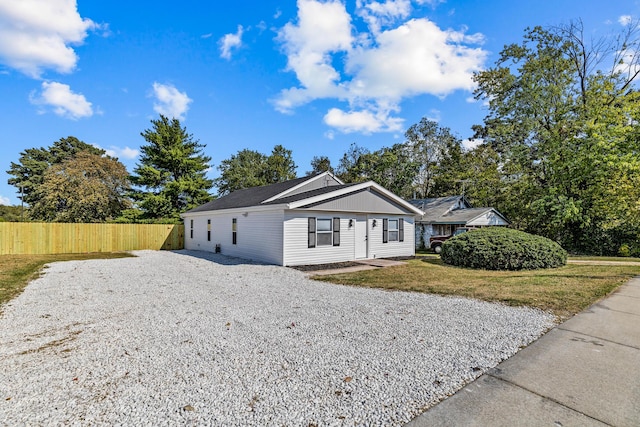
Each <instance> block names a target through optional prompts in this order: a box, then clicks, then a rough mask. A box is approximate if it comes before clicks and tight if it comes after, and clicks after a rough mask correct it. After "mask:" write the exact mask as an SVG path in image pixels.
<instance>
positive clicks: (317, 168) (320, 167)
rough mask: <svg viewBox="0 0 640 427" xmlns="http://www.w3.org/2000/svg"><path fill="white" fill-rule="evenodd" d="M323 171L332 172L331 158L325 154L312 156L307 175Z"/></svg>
mask: <svg viewBox="0 0 640 427" xmlns="http://www.w3.org/2000/svg"><path fill="white" fill-rule="evenodd" d="M323 172H331V173H334V172H335V171H334V169H333V166H331V160H329V158H328V157H327V156H313V159H311V170H310V171H308V172H307V176H311V175H317V174H320V173H323Z"/></svg>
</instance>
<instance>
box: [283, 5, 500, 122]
mask: <svg viewBox="0 0 640 427" xmlns="http://www.w3.org/2000/svg"><path fill="white" fill-rule="evenodd" d="M422 3H429V4H434V3H435V2H433V1H423V2H422ZM356 13H357V14H358V15H359V16H360V17H361V18H363V19H364V20H365V22H367V23H368V26H369V31H368V32H363V33H355V29H354V27H353V26H352V24H351V19H352V17H351V15H350V14H349V13H348V12H347V10H346V8H345V6H344V4H343V3H341V2H340V1H338V0H329V1H326V2H321V1H319V0H298V19H297V22H295V23H292V22H290V23H287V24H286V25H285V26H284V27H283V28H282V29H281V30H280V32H279V33H278V40H279V41H280V42H281V44H282V48H283V51H284V53H285V54H286V55H287V59H288V61H287V71H292V72H294V73H295V75H296V77H297V79H298V81H299V85H298V86H296V87H290V88H286V89H283V90H282V91H281V92H280V94H279V96H278V97H276V99H274V100H273V103H274V106H275V108H276V109H277V110H278V111H280V112H283V113H291V112H292V111H293V110H294V109H295V108H296V107H299V106H301V105H304V104H307V103H309V102H312V101H313V100H316V99H335V100H338V101H343V102H346V103H348V111H347V110H346V109H339V108H333V109H331V110H330V111H329V112H328V113H327V114H326V115H325V117H324V121H325V123H326V124H327V125H329V126H332V127H335V128H337V129H339V130H341V131H343V132H364V133H373V132H394V131H396V130H397V127H398V126H399V123H402V119H400V118H399V117H392V115H391V113H392V112H393V113H397V112H399V111H400V103H401V102H402V100H403V99H405V98H408V97H412V96H417V95H423V94H429V95H434V96H438V97H440V98H444V97H446V96H447V95H449V94H450V93H452V92H454V91H457V90H466V91H472V90H473V89H474V83H473V80H472V76H473V73H474V72H476V71H479V70H481V69H482V67H483V64H484V62H485V60H486V58H487V55H488V53H487V52H486V51H485V50H483V49H482V48H481V47H480V46H481V44H482V43H483V41H484V36H483V35H482V34H467V29H466V28H462V29H460V30H459V31H456V30H452V29H441V28H439V27H438V26H437V25H436V24H435V23H433V22H432V21H429V20H428V19H426V18H423V19H408V17H409V16H410V13H411V3H410V2H409V0H384V1H370V0H358V1H357V4H356ZM398 22H400V25H398ZM387 27H389V28H387Z"/></svg>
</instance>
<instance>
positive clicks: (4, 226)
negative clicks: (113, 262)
mask: <svg viewBox="0 0 640 427" xmlns="http://www.w3.org/2000/svg"><path fill="white" fill-rule="evenodd" d="M183 248H184V225H182V224H178V225H172V224H66V223H59V222H0V255H21V254H30V255H35V254H65V253H87V252H119V251H132V250H139V249H154V250H170V249H183Z"/></svg>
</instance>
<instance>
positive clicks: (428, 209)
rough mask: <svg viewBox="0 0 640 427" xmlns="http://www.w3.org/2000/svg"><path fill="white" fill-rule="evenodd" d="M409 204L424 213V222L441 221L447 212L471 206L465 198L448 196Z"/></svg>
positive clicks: (419, 200) (416, 200)
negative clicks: (462, 206)
mask: <svg viewBox="0 0 640 427" xmlns="http://www.w3.org/2000/svg"><path fill="white" fill-rule="evenodd" d="M409 203H411V204H412V205H414V206H416V207H417V208H418V209H421V210H422V211H424V215H423V216H422V218H420V220H421V221H423V222H434V221H437V220H439V219H440V218H441V217H442V216H443V215H445V214H446V213H447V212H449V211H451V210H453V209H455V207H456V206H459V205H461V204H462V205H464V206H466V207H467V208H470V207H471V204H470V203H469V202H468V201H467V199H466V198H465V197H464V196H459V195H458V196H447V197H434V198H429V199H413V200H409Z"/></svg>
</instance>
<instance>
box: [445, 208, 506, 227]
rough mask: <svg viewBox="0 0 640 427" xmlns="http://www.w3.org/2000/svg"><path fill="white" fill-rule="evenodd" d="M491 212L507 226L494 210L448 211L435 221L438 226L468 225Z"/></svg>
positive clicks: (468, 209) (469, 209)
mask: <svg viewBox="0 0 640 427" xmlns="http://www.w3.org/2000/svg"><path fill="white" fill-rule="evenodd" d="M489 212H493V213H494V214H496V215H498V216H499V217H500V218H502V219H503V220H504V221H505V222H506V223H507V224H508V223H509V221H507V219H506V218H505V217H504V216H503V215H502V214H501V213H500V212H498V211H497V210H495V209H494V208H466V209H456V210H454V211H450V212H448V213H447V214H445V215H443V216H442V218H441V219H440V220H438V221H437V223H438V224H447V223H448V224H469V223H470V222H472V221H473V220H474V219H476V218H479V217H481V216H482V215H485V214H486V213H489Z"/></svg>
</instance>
